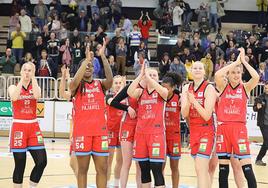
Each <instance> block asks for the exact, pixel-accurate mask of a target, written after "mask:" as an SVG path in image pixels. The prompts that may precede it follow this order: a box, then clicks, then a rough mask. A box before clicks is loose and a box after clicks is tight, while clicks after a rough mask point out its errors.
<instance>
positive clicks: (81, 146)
mask: <svg viewBox="0 0 268 188" xmlns="http://www.w3.org/2000/svg"><path fill="white" fill-rule="evenodd" d="M105 48H106V41H105V40H103V46H102V47H101V48H100V49H99V54H100V56H101V58H102V61H103V66H104V72H105V76H106V79H104V80H101V81H99V80H94V79H93V71H94V67H93V63H92V61H93V58H94V54H93V52H90V51H89V48H87V49H86V59H84V60H83V61H82V62H81V65H80V67H79V69H78V71H77V73H76V74H75V76H74V78H73V80H71V82H70V90H71V93H72V96H73V123H74V127H73V141H74V146H75V147H74V151H75V155H76V157H77V162H78V181H77V184H78V187H79V188H86V187H87V171H88V167H89V163H90V158H91V156H92V158H93V161H94V164H95V169H96V172H97V174H96V184H97V187H99V188H106V186H107V167H108V155H109V153H108V131H107V122H106V116H105V99H104V98H105V93H104V91H105V90H108V89H110V88H111V86H112V83H113V76H112V71H111V68H110V65H109V64H108V61H107V58H106V56H105V54H104V52H105Z"/></svg>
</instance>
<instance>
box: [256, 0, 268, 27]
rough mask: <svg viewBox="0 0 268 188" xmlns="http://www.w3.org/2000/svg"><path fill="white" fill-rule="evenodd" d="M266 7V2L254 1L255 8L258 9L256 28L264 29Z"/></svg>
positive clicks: (261, 0)
mask: <svg viewBox="0 0 268 188" xmlns="http://www.w3.org/2000/svg"><path fill="white" fill-rule="evenodd" d="M267 5H268V2H267V1H266V0H256V6H257V7H258V11H259V16H258V27H264V26H265V24H267V23H266V21H267Z"/></svg>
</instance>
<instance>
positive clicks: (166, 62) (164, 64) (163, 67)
mask: <svg viewBox="0 0 268 188" xmlns="http://www.w3.org/2000/svg"><path fill="white" fill-rule="evenodd" d="M170 64H171V60H170V58H169V54H168V53H167V52H165V53H164V54H163V57H162V59H161V60H160V62H159V71H160V79H162V78H163V77H164V76H165V74H166V73H167V72H168V71H169V68H170Z"/></svg>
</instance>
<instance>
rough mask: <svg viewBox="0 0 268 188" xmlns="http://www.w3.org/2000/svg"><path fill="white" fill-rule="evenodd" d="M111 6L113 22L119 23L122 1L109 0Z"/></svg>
mask: <svg viewBox="0 0 268 188" xmlns="http://www.w3.org/2000/svg"><path fill="white" fill-rule="evenodd" d="M110 6H111V11H112V16H113V18H114V22H115V24H116V25H117V27H118V25H119V22H120V19H121V14H122V10H121V9H122V1H121V0H111V3H110Z"/></svg>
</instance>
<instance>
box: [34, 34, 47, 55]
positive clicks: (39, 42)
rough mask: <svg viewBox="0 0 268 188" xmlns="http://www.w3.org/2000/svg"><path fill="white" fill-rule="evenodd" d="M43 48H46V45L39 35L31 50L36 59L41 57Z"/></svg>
mask: <svg viewBox="0 0 268 188" xmlns="http://www.w3.org/2000/svg"><path fill="white" fill-rule="evenodd" d="M43 49H46V45H45V44H44V42H43V39H42V37H41V36H40V35H39V36H38V37H37V38H36V41H35V44H34V46H33V47H32V50H31V53H32V55H33V58H34V59H40V57H41V51H42V50H43Z"/></svg>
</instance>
